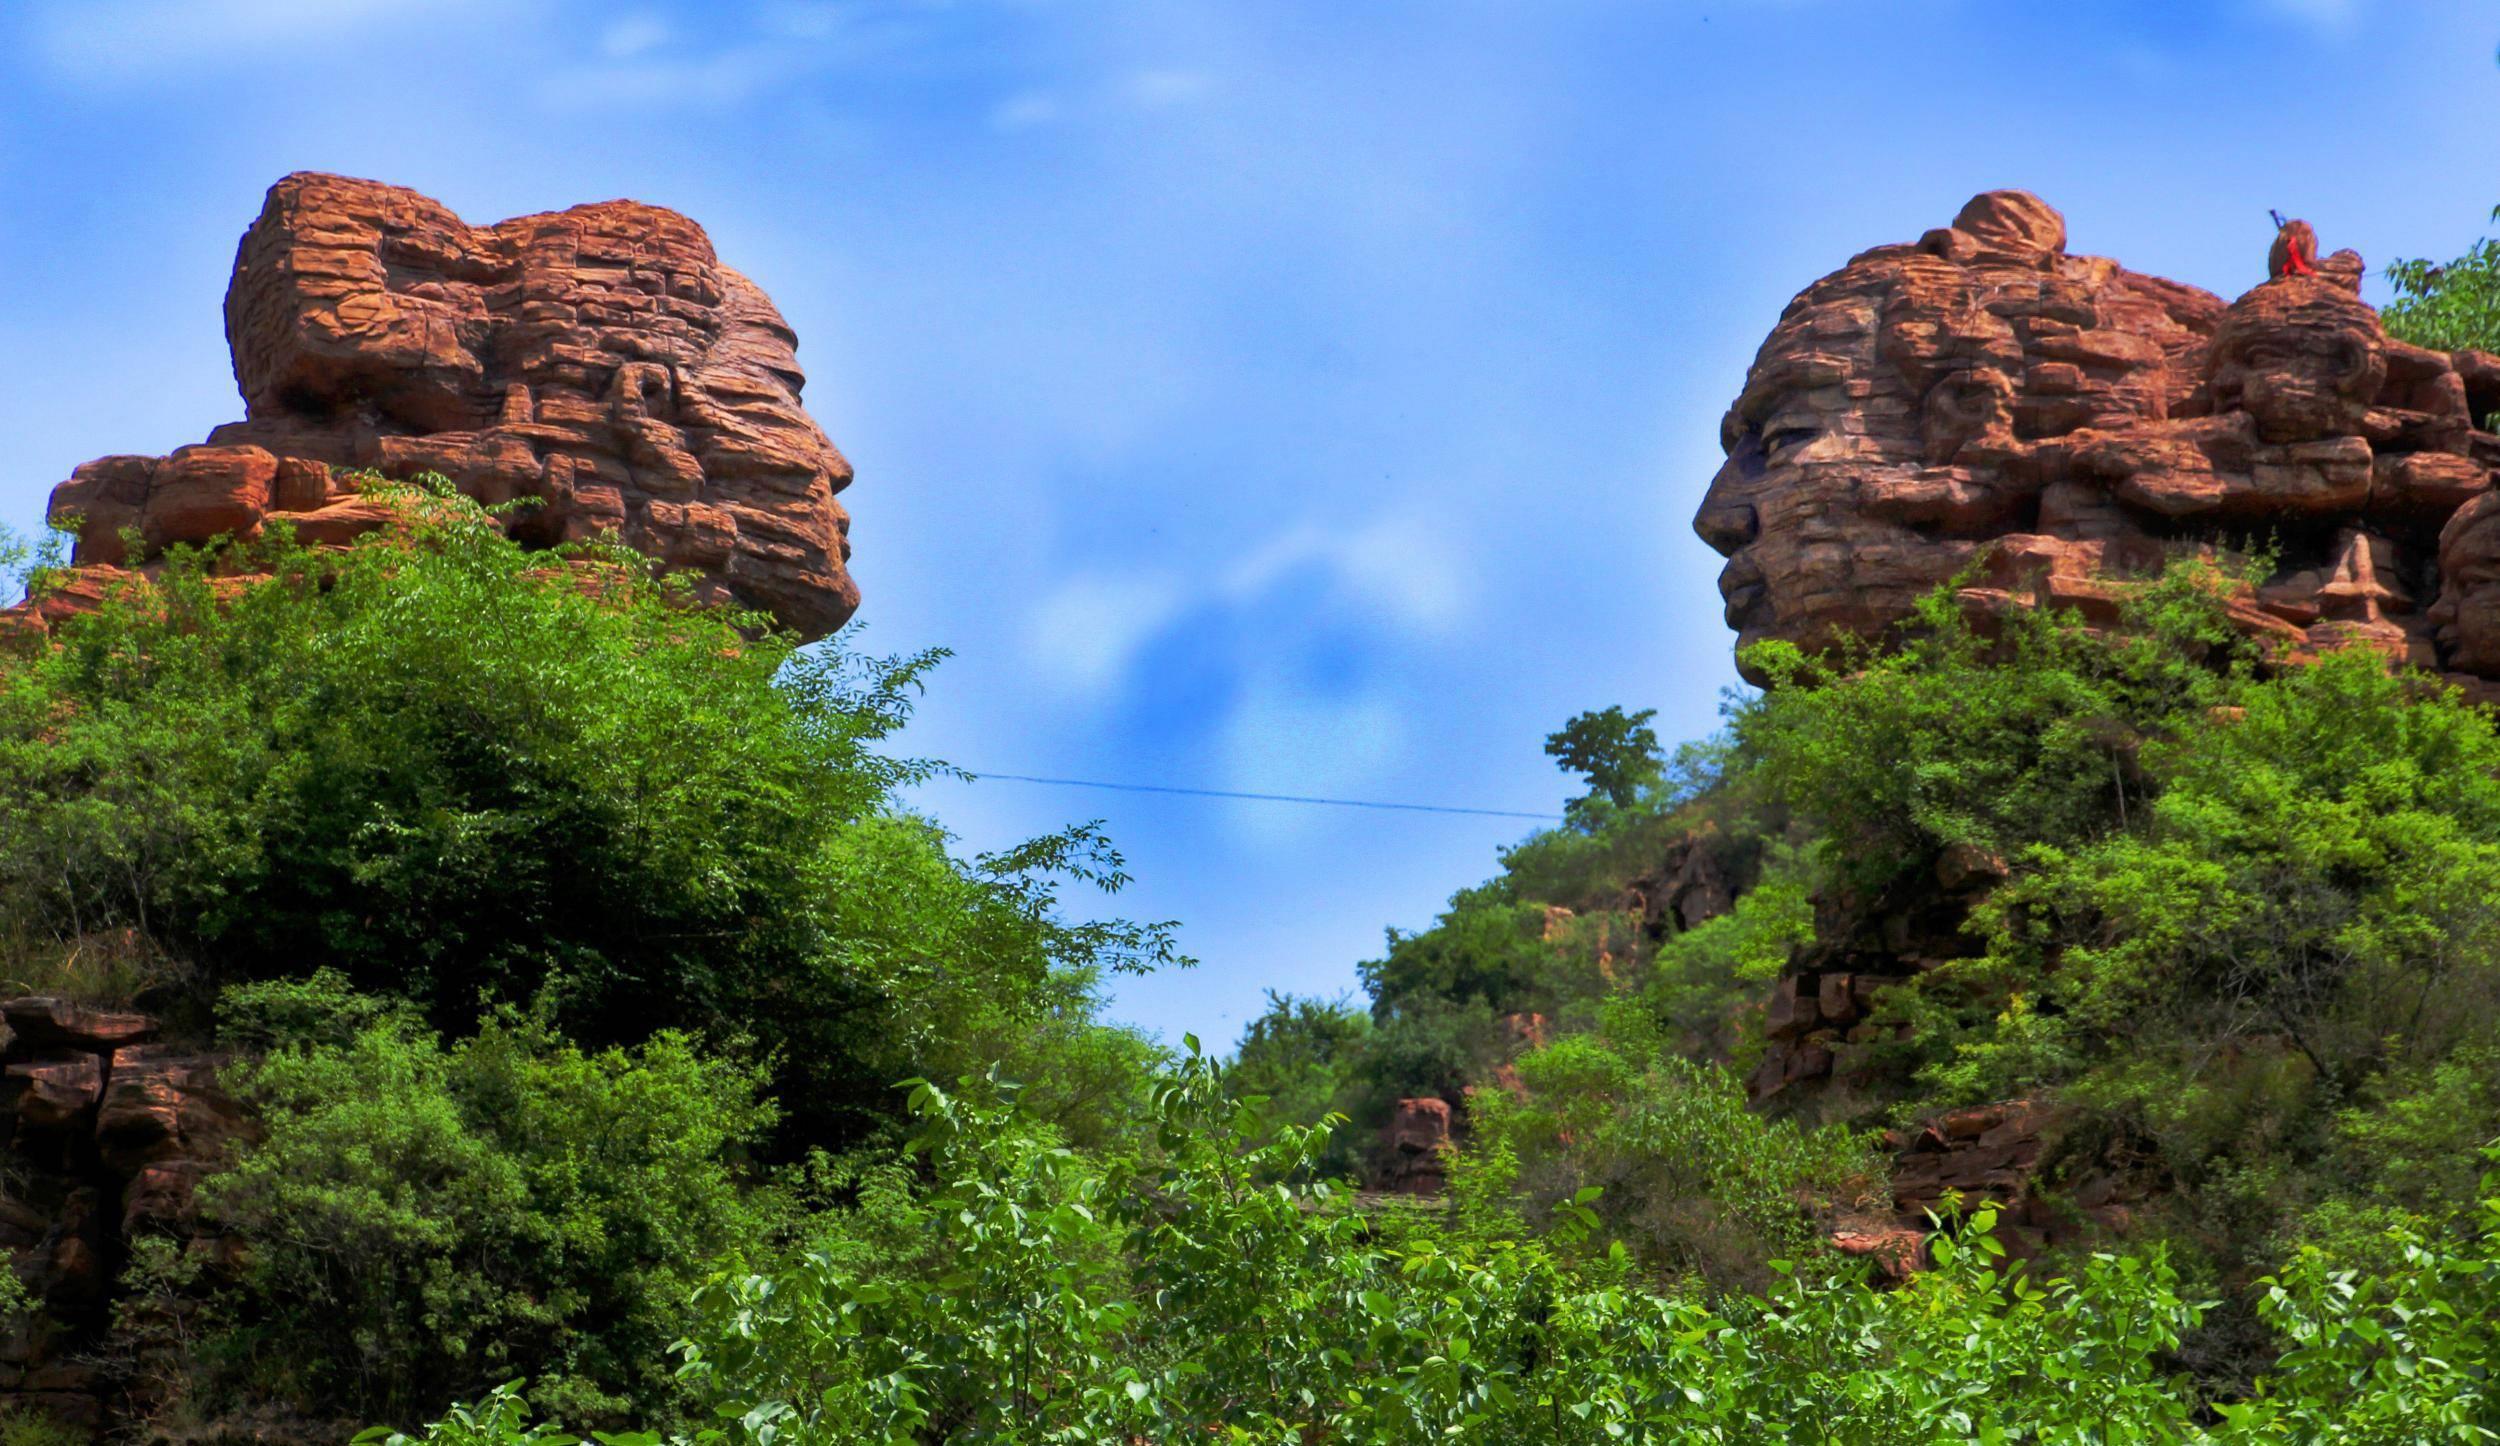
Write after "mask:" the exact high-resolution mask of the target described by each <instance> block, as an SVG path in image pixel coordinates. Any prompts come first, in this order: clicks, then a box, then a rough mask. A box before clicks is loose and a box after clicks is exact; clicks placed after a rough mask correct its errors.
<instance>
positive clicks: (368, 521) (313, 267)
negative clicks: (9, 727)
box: [52, 174, 859, 638]
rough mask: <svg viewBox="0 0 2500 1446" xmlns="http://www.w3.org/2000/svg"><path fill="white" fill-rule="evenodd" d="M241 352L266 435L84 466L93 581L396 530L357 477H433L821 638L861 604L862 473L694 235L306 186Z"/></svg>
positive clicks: (758, 296) (274, 202) (229, 311)
mask: <svg viewBox="0 0 2500 1446" xmlns="http://www.w3.org/2000/svg"><path fill="white" fill-rule="evenodd" d="M226 336H227V341H228V344H229V346H230V348H231V349H232V352H233V357H234V374H235V380H236V383H237V384H238V385H239V386H240V388H241V390H242V393H243V401H244V420H242V421H239V422H231V423H228V424H226V425H225V426H222V427H219V428H217V429H216V430H215V431H213V432H211V433H210V434H209V437H208V440H207V442H206V444H204V445H201V446H195V447H185V448H181V449H179V450H177V451H176V452H174V453H173V454H172V455H171V456H167V457H106V458H102V459H100V460H98V461H94V462H90V463H87V464H86V465H85V466H82V467H80V468H78V469H77V470H76V472H75V473H74V474H73V475H72V476H71V478H70V479H69V480H68V481H66V482H64V483H62V484H61V485H60V486H59V487H58V488H56V489H55V490H54V492H53V494H52V511H53V515H54V516H55V517H56V518H57V517H69V516H74V517H76V518H77V519H78V522H79V527H78V544H77V552H76V561H77V562H79V563H81V564H89V565H126V564H131V563H138V562H144V561H145V560H146V557H147V556H149V555H153V554H154V553H156V552H159V551H161V550H162V549H164V548H166V547H168V546H171V545H173V544H177V543H195V542H204V541H207V540H209V539H211V538H215V537H219V536H233V535H248V534H250V533H252V532H254V531H255V530H256V529H258V528H259V527H260V526H261V525H262V524H263V523H264V522H265V521H266V520H267V519H269V518H271V517H273V516H283V517H285V518H286V519H287V520H288V521H290V522H291V523H293V524H294V527H295V529H296V532H297V533H298V535H299V536H301V537H302V538H304V539H305V540H307V541H310V542H313V543H316V544H329V543H343V542H346V541H348V540H350V539H352V538H353V537H355V536H357V535H358V534H360V533H363V532H365V531H368V530H370V529H372V528H374V527H376V526H379V525H381V522H382V519H383V517H384V513H383V510H382V509H380V508H378V507H376V506H374V505H373V504H372V503H370V502H368V501H366V500H363V499H361V498H359V497H358V496H357V495H356V491H355V484H354V482H353V480H352V479H351V478H350V477H349V476H348V475H347V474H349V473H351V472H356V471H365V470H370V471H374V472H379V473H381V474H382V475H384V476H386V477H391V478H405V477H408V476H410V475H413V474H415V473H418V472H425V471H431V472H439V473H441V474H443V475H444V476H447V477H449V478H451V479H452V480H453V481H454V482H455V483H456V484H457V485H458V486H459V487H460V489H461V490H462V491H463V492H466V493H468V494H469V495H471V496H473V497H476V498H478V499H479V500H481V501H484V502H488V503H504V502H513V501H516V500H523V499H526V500H527V501H528V502H529V503H531V504H532V505H530V506H527V507H525V508H523V509H522V510H519V511H518V512H516V513H515V514H513V515H512V517H511V520H510V521H509V523H508V526H509V527H510V528H511V530H512V532H513V533H514V535H515V536H517V537H519V538H520V539H521V540H523V541H525V542H531V543H538V544H553V543H557V542H565V541H573V540H579V539H585V538H589V537H594V536H598V535H601V534H613V535H615V536H617V537H618V538H620V539H621V540H623V541H624V542H626V543H628V544H630V545H632V546H634V547H636V548H638V549H640V550H642V551H644V552H646V553H649V554H650V555H651V556H652V557H654V558H656V559H658V560H659V561H661V562H663V563H665V564H667V565H669V566H671V567H674V568H680V569H685V570H688V571H690V572H693V573H695V574H697V575H699V576H700V577H701V578H702V580H703V581H702V585H701V586H702V590H703V591H705V592H706V593H708V594H709V595H711V596H713V597H716V598H720V599H726V600H733V601H735V602H738V603H740V604H743V605H746V606H750V607H758V608H762V609H765V610H767V611H769V612H771V613H772V614H773V615H774V616H775V617H776V618H778V619H779V620H780V621H781V623H782V624H783V625H785V626H787V627H789V628H791V629H793V630H795V631H796V632H798V633H800V634H802V635H803V636H806V637H808V638H816V637H821V636H823V635H825V634H827V633H830V632H832V631H833V630H834V629H836V628H838V627H840V626H841V625H842V624H843V623H844V622H845V621H846V620H848V619H849V617H850V615H851V613H852V611H853V610H854V609H855V608H857V606H858V605H859V590H858V587H857V586H856V585H855V584H854V583H853V582H852V580H851V576H850V573H849V571H848V569H847V568H846V566H845V561H846V559H847V558H848V557H849V555H850V543H849V540H848V533H849V527H850V520H849V517H848V516H847V515H846V514H845V513H844V511H843V510H842V507H841V505H840V504H839V503H838V502H836V501H835V500H834V494H835V493H837V492H839V491H841V490H842V488H843V487H845V486H847V485H848V484H849V482H850V480H851V468H850V464H849V463H848V462H846V461H844V460H843V457H842V454H841V453H840V452H839V451H837V450H835V448H834V446H833V443H832V442H831V441H830V440H828V439H827V438H826V436H825V434H824V432H823V431H822V430H821V429H820V428H818V426H817V425H816V423H815V422H814V421H813V420H812V419H811V418H810V417H809V416H808V414H807V412H806V411H805V409H804V408H802V407H801V405H800V402H799V393H800V389H801V387H802V386H803V385H804V377H803V375H802V373H801V372H800V371H799V367H798V362H797V359H796V356H795V351H796V347H797V344H798V341H797V337H796V336H795V335H794V334H793V333H792V332H791V330H790V327H789V324H788V323H786V322H785V321H783V320H782V318H781V315H780V313H779V312H777V311H775V310H774V309H773V304H772V302H771V301H770V300H768V299H767V298H766V297H765V295H764V293H763V292H762V291H761V290H759V289H757V287H756V286H755V284H754V283H753V282H751V281H749V280H747V279H746V278H745V277H744V276H741V275H739V274H738V273H737V272H736V271H734V270H731V269H730V268H729V267H727V266H725V265H723V264H721V262H720V260H719V258H718V257H717V256H716V255H715V254H714V253H713V250H712V243H711V241H710V239H709V238H708V237H706V236H705V235H704V233H703V229H702V228H701V227H700V226H697V225H696V224H695V223H694V222H692V221H690V220H688V219H687V218H686V217H684V216H681V215H679V214H677V213H676V212H674V211H669V210H664V209H662V208H660V207H657V206H646V205H643V204H641V203H640V202H635V201H607V202H601V203H599V204H596V205H588V206H576V207H574V208H573V209H571V210H569V211H558V212H553V213H549V214H545V215H537V216H523V217H519V218H517V219H514V220H510V221H505V222H502V223H500V224H497V225H493V226H484V227H476V226H470V225H468V224H466V223H465V222H463V221H462V220H461V219H460V218H459V217H458V216H455V215H453V214H452V213H451V212H450V211H449V210H447V209H445V208H444V207H443V206H442V205H440V204H439V203H437V202H434V201H431V200H429V199H427V198H426V197H424V196H421V195H418V194H417V193H416V192H414V191H410V190H405V189H403V188H400V187H397V186H386V185H382V184H380V183H378V182H373V181H358V180H350V179H347V178H345V177H340V176H326V175H314V174H297V175H292V176H288V177H286V178H285V179H284V180H281V181H280V182H278V183H277V185H275V186H273V187H271V188H270V191H269V197H268V201H267V203H266V204H265V205H264V206H263V207H262V209H261V213H260V217H259V219H258V220H256V221H254V222H253V223H252V226H251V229H250V230H248V231H247V232H245V233H244V236H243V241H242V245H241V247H240V248H239V249H238V251H237V253H236V256H235V263H234V275H233V279H232V281H231V282H230V283H229V284H228V286H227V290H226ZM131 529H135V531H136V533H137V535H138V539H139V549H140V552H141V556H139V557H135V558H134V557H132V556H130V555H129V551H130V550H129V548H128V547H127V546H126V545H125V543H124V541H123V534H124V532H125V530H131Z"/></svg>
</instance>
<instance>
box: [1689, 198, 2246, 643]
mask: <svg viewBox="0 0 2500 1446" xmlns="http://www.w3.org/2000/svg"><path fill="white" fill-rule="evenodd" d="M2064 243H2065V225H2064V222H2063V221H2062V220H2061V219H2060V218H2058V216H2057V213H2056V212H2055V211H2053V210H2051V209H2049V208H2048V207H2047V206H2046V205H2045V204H2043V203H2041V202H2040V201H2039V200H2038V198H2036V197H2033V196H2030V195H2027V194H2025V193H2022V192H1992V193H1990V194H1988V195H1984V196H1981V197H1978V198H1975V199H1974V200H1973V201H1972V202H1971V203H1970V205H1968V206H1966V207H1964V208H1963V211H1962V214H1961V216H1959V217H1957V218H1956V221H1955V225H1954V226H1952V227H1950V228H1946V229H1943V230H1938V231H1933V232H1930V233H1929V234H1928V235H1927V236H1926V237H1925V238H1923V239H1922V240H1921V241H1920V242H1919V243H1918V244H1917V245H1915V246H1887V247H1879V248H1877V249H1876V250H1874V251H1870V252H1867V253H1865V254H1864V255H1862V256H1860V257H1858V258H1857V259H1856V260H1855V261H1853V262H1851V263H1850V265H1849V266H1848V267H1847V268H1845V269H1844V270H1842V271H1840V272H1838V273H1836V274H1834V275H1832V276H1829V277H1826V278H1825V279H1823V280H1822V281H1820V282H1817V283H1816V284H1815V285H1813V286H1811V287H1809V288H1807V290H1806V291H1805V292H1804V293H1803V294H1802V295H1800V296H1799V297H1798V298H1797V299H1796V301H1794V302H1792V303H1791V304H1790V306H1789V308H1788V311H1787V313H1786V314H1785V315H1784V316H1783V317H1782V318H1781V320H1780V323H1779V326H1778V327H1777V329H1775V330H1774V331H1773V332H1772V334H1771V337H1770V339H1769V340H1768V341H1766V342H1765V343H1764V344H1763V347H1762V351H1761V354H1760V355H1759V356H1758V357H1757V358H1756V360H1755V364H1754V367H1753V370H1752V372H1751V373H1750V374H1749V375H1748V377H1747V379H1746V385H1745V390H1744V393H1743V395H1741V396H1740V397H1739V398H1738V399H1737V402H1736V404H1735V406H1734V407H1732V408H1731V409H1730V410H1729V412H1728V415H1727V419H1726V421H1725V422H1724V423H1723V424H1722V427H1721V441H1722V443H1723V444H1724V446H1725V448H1726V451H1727V454H1728V456H1727V462H1726V464H1725V465H1724V466H1722V467H1721V468H1720V470H1719V473H1718V475H1717V476H1716V477H1715V478H1714V479H1713V480H1712V482H1711V485H1710V489H1709V491H1708V493H1707V494H1706V495H1705V497H1704V498H1703V501H1702V506H1701V510H1700V513H1699V515H1698V516H1697V517H1696V518H1695V521H1694V527H1695V529H1696V530H1697V531H1698V532H1699V533H1700V534H1701V536H1702V538H1703V540H1705V541H1707V542H1708V543H1709V544H1710V545H1711V546H1712V547H1713V548H1716V549H1717V550H1718V551H1719V552H1721V553H1722V554H1724V555H1725V556H1726V557H1727V559H1728V563H1727V567H1726V569H1725V570H1724V571H1723V572H1722V573H1721V574H1720V582H1719V586H1720V592H1721V594H1722V595H1723V596H1724V597H1725V598H1726V600H1727V622H1728V625H1729V626H1730V627H1733V628H1735V629H1736V630H1737V634H1738V644H1739V647H1740V648H1741V647H1743V646H1746V645H1749V644H1752V643H1754V642H1757V641H1760V640H1762V639H1765V638H1786V639H1789V640H1791V641H1795V642H1798V643H1799V644H1801V645H1803V646H1806V647H1808V648H1810V649H1811V648H1820V647H1824V646H1828V645H1829V644H1831V643H1832V642H1834V641H1835V640H1837V639H1838V638H1840V637H1843V636H1847V635H1853V634H1854V635H1859V636H1872V635H1876V634H1879V633H1881V632H1882V631H1883V630H1884V629H1885V628H1887V627H1889V626H1890V625H1891V624H1892V623H1894V622H1896V621H1898V620H1899V619H1900V618H1902V617H1903V616H1905V615H1906V614H1907V613H1908V612H1909V610H1910V608H1911V607H1912V605H1913V604H1914V603H1915V602H1916V601H1917V599H1918V598H1919V597H1920V596H1921V595H1923V594H1925V593H1927V592H1929V591H1931V590H1933V589H1934V588H1935V587H1936V586H1937V585H1938V584H1940V583H1942V582H1944V581H1946V580H1947V579H1949V578H1951V577H1952V576H1954V575H1955V574H1956V573H1957V572H1959V571H1961V570H1962V569H1963V568H1964V567H1965V566H1967V565H1969V564H1970V563H1971V562H1972V561H1973V559H1974V558H1975V557H1976V556H1978V554H1979V552H1980V550H1981V548H1982V546H1983V545H1984V544H1985V543H1986V542H1987V541H1988V540H1989V539H1992V538H1996V537H1999V536H2002V535H2005V534H2008V533H2017V532H2027V531H2029V530H2031V529H2032V528H2033V527H2034V526H2035V525H2036V524H2037V521H2038V516H2039V513H2040V511H2041V508H2042V505H2043V497H2042V494H2043V491H2044V488H2045V484H2046V482H2047V481H2048V478H2047V476H2046V475H2045V473H2044V472H2043V471H2042V470H2041V469H2040V468H2039V467H2037V466H2034V465H2031V463H2030V461H2029V457H2030V453H2031V452H2032V451H2033V450H2034V449H2033V446H2032V441H2031V439H2034V438H2037V437H2039V436H2042V435H2044V434H2047V433H2050V432H2054V431H2059V430H2072V429H2074V428H2075V427H2078V426H2080V425H2083V424H2086V423H2103V424H2106V423H2112V422H2121V423H2123V422H2128V421H2135V420H2141V419H2144V418H2147V417H2159V416H2161V415H2163V414H2164V412H2165V411H2166V409H2167V408H2168V406H2169V405H2170V403H2171V399H2172V398H2173V396H2174V395H2177V394H2182V393H2184V392H2185V391H2186V389H2187V388H2186V385H2185V384H2184V383H2179V382H2175V381H2174V380H2173V379H2172V378H2171V377H2170V375H2169V367H2170V360H2171V356H2172V354H2173V353H2174V352H2176V353H2179V354H2185V353H2186V352H2187V350H2188V349H2189V347H2190V345H2191V344H2192V343H2193V342H2195V341H2196V340H2197V339H2198V338H2197V337H2196V335H2195V333H2194V332H2193V331H2192V330H2191V329H2190V327H2191V325H2192V324H2193V322H2194V320H2195V319H2196V314H2197V308H2196V307H2195V306H2193V305H2191V306H2188V307H2186V308H2185V310H2186V311H2187V312H2188V313H2189V316H2188V317H2186V318H2184V319H2183V318H2182V317H2180V316H2177V315H2174V314H2173V310H2174V308H2172V307H2171V306H2169V305H2168V303H2169V302H2170V301H2171V300H2172V298H2171V297H2169V296H2166V295H2164V294H2162V293H2159V292H2153V293H2142V292H2139V291H2138V290H2137V289H2136V288H2134V287H2133V286H2132V285H2131V283H2132V282H2134V281H2136V280H2138V278H2134V277H2131V276H2130V275H2129V274H2128V273H2125V272H2122V271H2119V270H2118V269H2117V268H2116V267H2113V266H2110V265H2109V264H2108V263H2106V262H2090V261H2081V260H2076V259H2074V258H2069V257H2067V256H2065V255H2064V254H2063V250H2062V248H2063V246H2064ZM2180 295H2181V296H2185V295H2187V293H2185V292H2184V291H2182V292H2181V293H2180ZM2212 309H2214V310H2218V309H2219V304H2218V303H2214V304H2213V307H2212ZM2105 313H2116V314H2119V315H2122V316H2125V317H2127V318H2129V319H2130V320H2134V321H2137V322H2138V323H2139V324H2140V325H2141V327H2142V331H2140V332H2128V331H2121V330H2116V329H2113V328H2111V327H2110V326H2108V325H2105V324H2104V314H2105Z"/></svg>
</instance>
